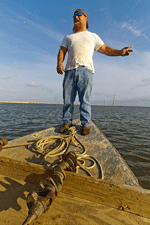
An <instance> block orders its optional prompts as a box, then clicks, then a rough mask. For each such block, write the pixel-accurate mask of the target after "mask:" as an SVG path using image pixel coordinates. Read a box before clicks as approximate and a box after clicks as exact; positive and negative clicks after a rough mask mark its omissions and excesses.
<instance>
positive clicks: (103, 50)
mask: <svg viewBox="0 0 150 225" xmlns="http://www.w3.org/2000/svg"><path fill="white" fill-rule="evenodd" d="M130 48H132V46H129V47H124V48H123V49H121V50H118V49H114V48H111V47H109V46H107V45H105V44H103V45H102V46H101V47H100V48H99V49H98V52H100V53H102V54H105V55H108V56H127V55H130V52H133V50H131V49H130Z"/></svg>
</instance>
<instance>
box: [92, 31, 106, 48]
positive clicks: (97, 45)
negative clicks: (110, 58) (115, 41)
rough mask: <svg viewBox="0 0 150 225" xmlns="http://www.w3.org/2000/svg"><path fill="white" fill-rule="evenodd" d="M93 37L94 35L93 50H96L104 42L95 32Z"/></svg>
mask: <svg viewBox="0 0 150 225" xmlns="http://www.w3.org/2000/svg"><path fill="white" fill-rule="evenodd" d="M94 37H95V48H94V50H95V51H97V50H98V49H99V48H100V47H101V46H102V45H103V44H104V42H103V41H102V39H101V38H100V37H99V36H98V35H97V34H94Z"/></svg>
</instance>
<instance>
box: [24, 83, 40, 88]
mask: <svg viewBox="0 0 150 225" xmlns="http://www.w3.org/2000/svg"><path fill="white" fill-rule="evenodd" d="M27 86H28V87H35V88H37V87H40V86H41V84H36V83H35V82H31V83H30V84H27Z"/></svg>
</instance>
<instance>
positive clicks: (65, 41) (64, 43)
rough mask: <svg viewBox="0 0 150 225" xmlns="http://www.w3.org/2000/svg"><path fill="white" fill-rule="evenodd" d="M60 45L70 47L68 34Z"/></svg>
mask: <svg viewBox="0 0 150 225" xmlns="http://www.w3.org/2000/svg"><path fill="white" fill-rule="evenodd" d="M60 47H65V48H68V38H67V36H65V37H64V39H63V41H62V43H61V45H60Z"/></svg>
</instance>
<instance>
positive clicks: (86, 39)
mask: <svg viewBox="0 0 150 225" xmlns="http://www.w3.org/2000/svg"><path fill="white" fill-rule="evenodd" d="M103 44H104V42H103V41H102V39H101V38H100V37H99V36H98V35H97V34H95V33H92V32H89V31H82V32H77V33H71V34H68V35H66V36H65V37H64V39H63V42H62V44H61V46H63V47H66V48H67V49H68V59H67V63H66V67H65V71H67V70H72V69H76V68H77V67H79V66H85V67H86V68H88V69H90V70H92V73H94V66H93V54H94V51H97V50H98V49H99V48H100V47H101V46H102V45H103Z"/></svg>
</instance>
